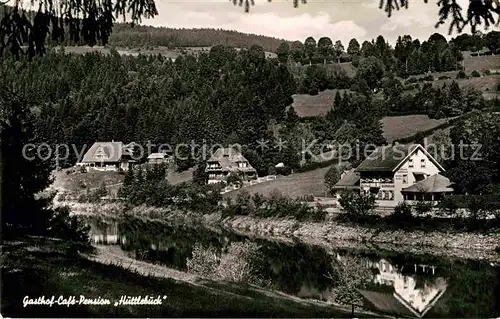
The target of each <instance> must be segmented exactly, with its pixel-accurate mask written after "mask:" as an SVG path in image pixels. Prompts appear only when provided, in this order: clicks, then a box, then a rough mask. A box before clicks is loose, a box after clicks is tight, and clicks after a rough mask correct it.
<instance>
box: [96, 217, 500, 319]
mask: <svg viewBox="0 0 500 319" xmlns="http://www.w3.org/2000/svg"><path fill="white" fill-rule="evenodd" d="M87 223H88V224H89V225H90V226H91V240H92V242H93V243H94V244H107V245H116V246H119V247H120V248H121V249H122V250H123V251H124V252H125V253H126V254H127V255H128V256H130V257H132V258H135V259H138V260H142V261H147V262H150V263H156V264H162V265H165V266H167V267H170V268H174V269H177V270H181V271H189V272H195V273H197V274H199V275H207V276H212V277H214V278H213V279H221V280H227V279H228V278H229V279H231V278H236V280H245V281H247V282H250V283H252V284H256V285H259V286H263V287H265V288H269V289H274V290H278V291H282V292H285V293H288V294H291V295H295V296H298V297H301V298H310V299H317V300H322V301H332V302H342V303H355V304H357V305H362V306H363V307H364V308H366V309H369V310H372V311H377V312H380V313H386V314H391V315H396V316H401V317H417V318H421V317H426V318H450V317H455V318H456V317H461V318H464V317H467V318H480V317H482V318H484V317H489V318H491V317H499V316H500V301H499V300H500V298H498V297H497V296H500V267H499V266H498V265H495V264H491V263H489V262H485V261H476V260H464V259H455V258H448V257H436V256H433V255H431V254H425V255H415V254H409V253H408V254H401V253H394V252H390V251H379V250H362V251H361V250H348V249H343V250H326V249H325V248H321V247H316V246H312V245H306V244H304V243H301V242H299V241H297V240H295V241H294V240H291V241H290V242H281V241H273V240H265V239H257V238H249V237H245V236H242V235H237V234H235V233H232V232H229V231H227V230H222V229H207V228H204V227H201V226H200V227H197V228H192V227H187V226H180V225H173V224H165V223H163V222H155V221H147V222H145V221H142V220H138V219H134V218H126V219H123V220H121V221H118V222H117V221H113V222H103V221H102V220H100V221H97V220H93V219H92V218H90V219H87Z"/></svg>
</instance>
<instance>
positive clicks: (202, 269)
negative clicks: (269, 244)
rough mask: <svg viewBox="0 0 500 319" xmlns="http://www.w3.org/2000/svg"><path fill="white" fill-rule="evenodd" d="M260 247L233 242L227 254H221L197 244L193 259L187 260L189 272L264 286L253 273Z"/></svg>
mask: <svg viewBox="0 0 500 319" xmlns="http://www.w3.org/2000/svg"><path fill="white" fill-rule="evenodd" d="M259 249H260V246H259V245H258V244H256V243H254V242H250V241H245V242H232V243H231V244H229V246H228V247H227V252H225V253H220V255H219V252H218V251H217V250H216V249H215V248H214V247H212V246H210V247H203V246H202V245H200V244H198V243H197V244H195V246H194V247H193V251H192V257H191V258H188V259H187V262H186V267H187V269H188V272H190V273H194V274H196V275H199V276H201V277H204V278H208V279H212V280H228V281H232V282H246V283H251V284H257V285H262V280H261V279H260V277H258V276H257V275H256V273H255V272H254V271H253V267H252V264H253V261H254V260H257V259H258V258H259V253H258V251H259Z"/></svg>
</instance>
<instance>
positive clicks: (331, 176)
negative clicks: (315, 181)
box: [325, 165, 340, 194]
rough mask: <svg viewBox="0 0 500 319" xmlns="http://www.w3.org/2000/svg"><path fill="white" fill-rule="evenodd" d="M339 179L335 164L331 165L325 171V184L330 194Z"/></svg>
mask: <svg viewBox="0 0 500 319" xmlns="http://www.w3.org/2000/svg"><path fill="white" fill-rule="evenodd" d="M339 180H340V171H339V168H338V167H337V166H336V165H332V166H331V167H330V168H329V169H328V171H327V172H326V173H325V185H326V189H327V190H328V192H329V193H330V194H331V193H332V191H333V187H334V186H335V184H337V182H338V181H339Z"/></svg>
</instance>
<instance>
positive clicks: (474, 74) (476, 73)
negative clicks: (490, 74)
mask: <svg viewBox="0 0 500 319" xmlns="http://www.w3.org/2000/svg"><path fill="white" fill-rule="evenodd" d="M470 75H471V76H472V77H474V78H479V77H481V74H479V72H477V71H476V70H474V71H472V73H471V74H470Z"/></svg>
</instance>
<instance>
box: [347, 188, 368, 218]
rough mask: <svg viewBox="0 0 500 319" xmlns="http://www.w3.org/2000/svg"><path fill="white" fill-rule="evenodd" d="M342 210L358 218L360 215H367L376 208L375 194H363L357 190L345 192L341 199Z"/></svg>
mask: <svg viewBox="0 0 500 319" xmlns="http://www.w3.org/2000/svg"><path fill="white" fill-rule="evenodd" d="M339 204H340V205H341V206H342V210H343V211H344V212H345V213H347V214H348V215H349V217H353V218H354V219H357V218H358V217H359V216H364V215H367V214H368V213H369V212H371V211H372V210H373V209H374V208H375V196H373V194H367V195H365V194H361V193H359V192H355V191H346V192H343V193H342V195H341V196H340V199H339Z"/></svg>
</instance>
